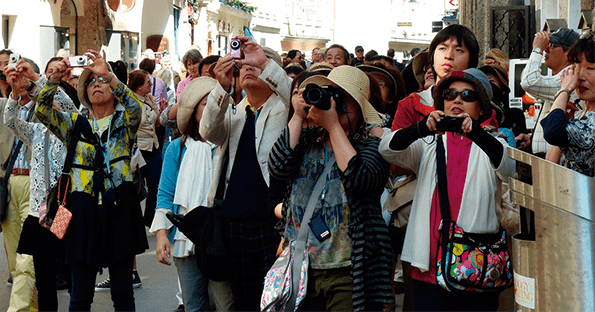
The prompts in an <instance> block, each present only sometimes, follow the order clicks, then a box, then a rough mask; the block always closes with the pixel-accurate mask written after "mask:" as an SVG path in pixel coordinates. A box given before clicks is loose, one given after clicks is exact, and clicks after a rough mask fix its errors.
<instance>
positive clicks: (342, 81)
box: [300, 65, 382, 125]
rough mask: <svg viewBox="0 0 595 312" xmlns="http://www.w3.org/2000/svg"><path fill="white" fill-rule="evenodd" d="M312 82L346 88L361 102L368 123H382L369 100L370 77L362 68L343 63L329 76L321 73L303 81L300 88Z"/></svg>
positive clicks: (363, 114)
mask: <svg viewBox="0 0 595 312" xmlns="http://www.w3.org/2000/svg"><path fill="white" fill-rule="evenodd" d="M311 83H313V84H315V85H318V86H333V87H335V88H341V89H343V90H345V91H346V92H347V93H349V95H351V97H352V98H353V99H355V101H356V102H357V103H358V104H359V106H360V108H361V110H362V116H363V117H364V120H365V121H366V123H368V124H370V125H378V124H382V117H381V116H380V115H379V114H378V112H377V111H376V109H374V107H373V106H372V104H370V102H369V101H368V97H369V96H370V79H369V78H368V76H367V75H366V74H365V73H364V72H363V71H362V70H361V69H358V68H355V67H353V66H349V65H342V66H339V67H336V68H334V69H333V70H331V72H330V73H329V74H328V76H327V77H325V76H321V75H316V76H312V77H309V78H308V79H306V80H304V82H302V84H301V85H300V88H304V87H306V86H307V85H308V84H311Z"/></svg>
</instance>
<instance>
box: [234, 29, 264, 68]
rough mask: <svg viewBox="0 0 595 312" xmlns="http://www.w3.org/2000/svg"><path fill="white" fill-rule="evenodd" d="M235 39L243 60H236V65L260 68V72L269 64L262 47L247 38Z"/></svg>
mask: <svg viewBox="0 0 595 312" xmlns="http://www.w3.org/2000/svg"><path fill="white" fill-rule="evenodd" d="M235 39H237V40H239V42H240V50H241V51H242V54H243V58H237V60H238V61H237V62H238V64H239V65H250V66H252V67H255V68H260V70H264V68H265V67H266V66H267V64H268V63H269V59H268V58H267V57H266V55H265V54H264V50H263V49H262V47H261V46H260V45H259V44H258V43H256V42H254V41H252V39H250V38H249V37H244V36H239V37H236V38H235ZM232 42H233V41H232ZM240 56H241V55H240Z"/></svg>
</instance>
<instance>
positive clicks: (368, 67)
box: [357, 65, 398, 99]
mask: <svg viewBox="0 0 595 312" xmlns="http://www.w3.org/2000/svg"><path fill="white" fill-rule="evenodd" d="M357 68H359V69H361V70H363V71H364V72H365V73H370V74H381V75H383V76H385V77H387V78H388V79H389V81H390V82H392V84H393V87H394V90H395V92H393V94H391V96H390V98H389V99H394V98H395V96H397V91H398V88H397V81H396V80H395V77H393V75H391V74H390V73H389V72H388V71H386V70H384V69H383V68H380V67H378V66H374V65H360V66H358V67H357Z"/></svg>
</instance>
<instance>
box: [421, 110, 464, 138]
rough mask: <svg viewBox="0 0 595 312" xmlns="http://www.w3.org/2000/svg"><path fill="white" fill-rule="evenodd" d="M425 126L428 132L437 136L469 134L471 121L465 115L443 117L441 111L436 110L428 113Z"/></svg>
mask: <svg viewBox="0 0 595 312" xmlns="http://www.w3.org/2000/svg"><path fill="white" fill-rule="evenodd" d="M426 125H427V126H428V130H430V131H432V132H437V133H439V134H443V133H445V132H455V133H469V132H471V127H472V125H473V121H472V120H471V117H470V116H469V114H467V113H462V114H459V115H458V116H445V114H444V112H443V111H439V110H436V111H433V112H431V113H430V115H429V116H428V121H427V123H426Z"/></svg>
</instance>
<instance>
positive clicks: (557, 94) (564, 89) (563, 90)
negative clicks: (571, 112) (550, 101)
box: [554, 88, 570, 100]
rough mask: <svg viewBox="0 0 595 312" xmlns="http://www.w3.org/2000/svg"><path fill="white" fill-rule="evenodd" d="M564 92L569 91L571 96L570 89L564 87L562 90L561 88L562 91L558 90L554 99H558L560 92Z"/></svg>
mask: <svg viewBox="0 0 595 312" xmlns="http://www.w3.org/2000/svg"><path fill="white" fill-rule="evenodd" d="M562 92H566V93H568V97H570V90H568V89H566V88H563V89H562V90H560V91H558V92H556V94H555V95H554V100H555V99H557V98H558V96H559V95H560V94H562Z"/></svg>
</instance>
